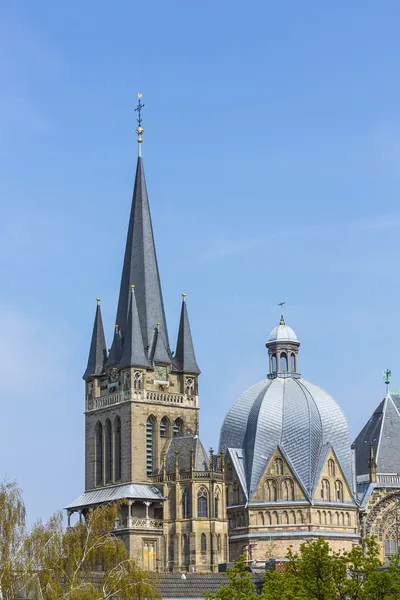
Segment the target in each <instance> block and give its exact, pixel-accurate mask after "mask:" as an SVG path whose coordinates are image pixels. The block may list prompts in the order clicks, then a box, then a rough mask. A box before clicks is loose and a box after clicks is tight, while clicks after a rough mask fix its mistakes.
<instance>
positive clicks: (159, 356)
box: [149, 323, 172, 365]
mask: <svg viewBox="0 0 400 600" xmlns="http://www.w3.org/2000/svg"><path fill="white" fill-rule="evenodd" d="M149 359H150V361H151V362H155V363H161V364H164V365H170V364H171V363H172V359H171V354H170V352H169V351H168V348H167V346H166V344H165V340H164V338H163V334H162V332H161V329H160V323H157V325H156V326H155V328H154V333H153V341H152V344H151V348H150V356H149Z"/></svg>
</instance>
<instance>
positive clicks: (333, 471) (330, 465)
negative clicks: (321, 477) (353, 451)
mask: <svg viewBox="0 0 400 600" xmlns="http://www.w3.org/2000/svg"><path fill="white" fill-rule="evenodd" d="M328 473H329V476H330V477H335V475H336V466H335V461H334V460H333V459H332V458H330V459H329V460H328Z"/></svg>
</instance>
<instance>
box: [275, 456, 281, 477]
mask: <svg viewBox="0 0 400 600" xmlns="http://www.w3.org/2000/svg"><path fill="white" fill-rule="evenodd" d="M274 472H275V473H276V475H283V460H282V459H281V458H276V459H275V460H274Z"/></svg>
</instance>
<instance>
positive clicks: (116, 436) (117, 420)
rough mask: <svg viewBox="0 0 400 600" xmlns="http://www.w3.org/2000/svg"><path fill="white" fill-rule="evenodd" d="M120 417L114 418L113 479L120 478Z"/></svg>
mask: <svg viewBox="0 0 400 600" xmlns="http://www.w3.org/2000/svg"><path fill="white" fill-rule="evenodd" d="M121 462H122V461H121V419H120V418H119V417H115V419H114V479H115V481H119V480H120V479H121Z"/></svg>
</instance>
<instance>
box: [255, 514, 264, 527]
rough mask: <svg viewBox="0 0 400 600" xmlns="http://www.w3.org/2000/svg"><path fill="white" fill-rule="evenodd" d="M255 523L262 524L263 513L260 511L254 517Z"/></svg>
mask: <svg viewBox="0 0 400 600" xmlns="http://www.w3.org/2000/svg"><path fill="white" fill-rule="evenodd" d="M256 524H257V525H264V515H263V513H262V512H259V513H258V515H257V517H256Z"/></svg>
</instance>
